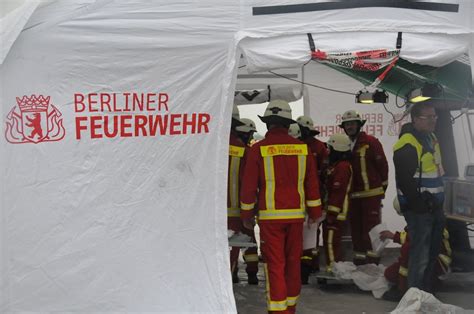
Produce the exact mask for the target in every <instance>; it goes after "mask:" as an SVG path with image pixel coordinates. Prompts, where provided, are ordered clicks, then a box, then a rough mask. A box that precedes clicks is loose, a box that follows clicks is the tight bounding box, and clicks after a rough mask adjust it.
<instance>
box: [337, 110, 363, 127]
mask: <svg viewBox="0 0 474 314" xmlns="http://www.w3.org/2000/svg"><path fill="white" fill-rule="evenodd" d="M349 121H359V122H360V124H361V126H362V125H364V124H365V121H366V120H363V119H362V118H361V116H360V114H359V113H358V112H357V111H355V110H348V111H346V112H344V114H343V115H342V121H341V124H340V125H339V126H340V127H341V128H342V127H343V124H344V122H349Z"/></svg>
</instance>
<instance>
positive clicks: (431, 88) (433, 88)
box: [407, 83, 442, 103]
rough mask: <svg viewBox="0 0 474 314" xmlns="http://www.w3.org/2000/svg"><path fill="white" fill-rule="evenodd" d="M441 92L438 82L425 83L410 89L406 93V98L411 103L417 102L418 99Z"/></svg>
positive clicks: (434, 95) (430, 96)
mask: <svg viewBox="0 0 474 314" xmlns="http://www.w3.org/2000/svg"><path fill="white" fill-rule="evenodd" d="M441 92H442V87H441V86H440V85H439V84H437V83H425V85H423V87H418V88H415V89H412V90H411V91H410V92H409V93H408V95H407V99H408V101H409V102H411V103H417V102H420V101H425V100H428V99H431V98H432V97H436V96H439V95H440V94H441Z"/></svg>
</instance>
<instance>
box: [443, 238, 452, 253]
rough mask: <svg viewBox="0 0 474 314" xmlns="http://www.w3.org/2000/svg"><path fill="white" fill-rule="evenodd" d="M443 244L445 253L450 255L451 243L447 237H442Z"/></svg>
mask: <svg viewBox="0 0 474 314" xmlns="http://www.w3.org/2000/svg"><path fill="white" fill-rule="evenodd" d="M443 244H444V249H445V250H446V253H447V254H448V255H449V256H451V255H452V253H453V252H452V250H451V245H450V244H449V240H448V239H443Z"/></svg>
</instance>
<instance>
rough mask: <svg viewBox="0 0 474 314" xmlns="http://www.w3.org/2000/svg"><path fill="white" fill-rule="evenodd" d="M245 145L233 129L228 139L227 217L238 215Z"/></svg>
mask: <svg viewBox="0 0 474 314" xmlns="http://www.w3.org/2000/svg"><path fill="white" fill-rule="evenodd" d="M246 149H247V146H246V145H245V144H244V142H242V140H241V139H240V138H239V137H238V136H237V134H236V133H235V132H234V131H231V133H230V139H229V165H228V171H229V173H228V177H227V217H229V218H230V217H235V218H239V217H240V200H239V194H240V185H241V181H242V174H243V168H244V164H245V155H246Z"/></svg>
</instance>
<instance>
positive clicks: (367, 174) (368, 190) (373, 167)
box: [351, 132, 388, 198]
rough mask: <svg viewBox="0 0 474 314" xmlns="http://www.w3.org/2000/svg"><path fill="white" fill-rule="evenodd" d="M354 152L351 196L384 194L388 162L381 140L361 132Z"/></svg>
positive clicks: (362, 196)
mask: <svg viewBox="0 0 474 314" xmlns="http://www.w3.org/2000/svg"><path fill="white" fill-rule="evenodd" d="M352 154H353V156H352V170H353V172H354V180H353V183H352V194H351V198H364V197H371V196H376V195H384V193H385V189H386V188H387V185H388V163H387V158H386V157H385V153H384V151H383V148H382V144H380V142H379V140H378V139H377V138H375V137H373V136H371V135H368V134H367V133H365V132H360V133H359V135H358V137H357V141H356V144H355V146H354V148H353V149H352Z"/></svg>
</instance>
